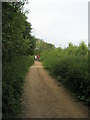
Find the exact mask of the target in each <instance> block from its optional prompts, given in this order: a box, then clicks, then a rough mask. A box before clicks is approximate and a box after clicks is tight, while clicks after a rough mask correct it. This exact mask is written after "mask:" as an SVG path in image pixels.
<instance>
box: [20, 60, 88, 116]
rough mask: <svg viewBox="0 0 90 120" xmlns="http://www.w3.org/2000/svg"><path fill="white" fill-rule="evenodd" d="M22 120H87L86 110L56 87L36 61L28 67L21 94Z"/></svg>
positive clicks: (55, 82) (61, 87) (54, 82)
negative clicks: (72, 119)
mask: <svg viewBox="0 0 90 120" xmlns="http://www.w3.org/2000/svg"><path fill="white" fill-rule="evenodd" d="M23 106H24V110H23V115H22V117H23V118H87V117H88V108H87V107H85V106H83V105H82V104H81V103H77V102H76V101H75V100H74V99H73V98H72V97H71V96H70V95H69V93H68V92H67V91H66V89H64V87H63V86H58V82H57V81H56V80H55V79H53V78H52V77H51V76H50V75H49V74H48V72H47V71H46V70H45V69H44V68H43V67H42V64H41V63H40V62H38V61H36V62H35V63H34V65H33V66H31V67H30V69H29V72H28V74H27V76H26V81H25V85H24V94H23Z"/></svg>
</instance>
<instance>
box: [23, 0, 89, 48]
mask: <svg viewBox="0 0 90 120" xmlns="http://www.w3.org/2000/svg"><path fill="white" fill-rule="evenodd" d="M25 8H26V9H29V10H30V12H29V14H27V16H28V21H29V22H30V23H31V24H32V28H33V31H32V32H33V33H32V34H33V35H34V36H36V37H37V38H40V39H43V40H44V41H46V42H48V43H52V44H54V45H55V46H56V47H58V46H60V45H61V47H67V45H68V43H69V42H72V43H73V44H75V45H78V44H79V43H80V41H82V40H84V41H85V43H88V0H29V4H27V5H25Z"/></svg>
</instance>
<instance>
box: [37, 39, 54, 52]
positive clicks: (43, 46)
mask: <svg viewBox="0 0 90 120" xmlns="http://www.w3.org/2000/svg"><path fill="white" fill-rule="evenodd" d="M54 48H55V46H54V45H53V44H50V43H47V42H44V41H43V40H41V39H36V48H35V54H38V53H39V54H40V53H41V52H44V51H50V50H51V49H54Z"/></svg>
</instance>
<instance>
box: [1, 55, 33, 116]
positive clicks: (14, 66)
mask: <svg viewBox="0 0 90 120" xmlns="http://www.w3.org/2000/svg"><path fill="white" fill-rule="evenodd" d="M33 62H34V58H33V57H32V56H22V57H18V58H14V59H13V61H11V62H4V63H3V69H2V71H3V74H2V75H3V76H2V88H3V93H2V100H3V102H2V106H3V118H15V117H19V115H20V113H21V110H22V106H21V96H22V92H23V84H24V79H25V74H26V72H27V70H28V68H29V67H30V66H31V65H32V64H33Z"/></svg>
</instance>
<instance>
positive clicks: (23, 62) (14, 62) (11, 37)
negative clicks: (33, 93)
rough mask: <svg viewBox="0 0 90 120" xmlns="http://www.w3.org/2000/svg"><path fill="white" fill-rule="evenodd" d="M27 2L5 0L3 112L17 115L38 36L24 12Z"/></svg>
mask: <svg viewBox="0 0 90 120" xmlns="http://www.w3.org/2000/svg"><path fill="white" fill-rule="evenodd" d="M23 5H24V3H21V2H16V3H15V2H4V3H2V59H3V62H2V72H3V73H2V89H3V91H2V92H3V93H2V101H3V102H2V115H3V118H5V119H6V118H17V117H19V115H20V112H21V109H22V107H21V95H22V91H23V83H24V78H25V74H26V72H27V70H28V67H29V66H31V65H32V64H33V61H34V57H33V56H31V55H33V54H34V48H35V42H36V39H35V38H34V37H33V36H32V35H31V30H32V28H31V24H30V23H28V22H27V17H26V16H25V13H24V12H23V9H22V8H23Z"/></svg>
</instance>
